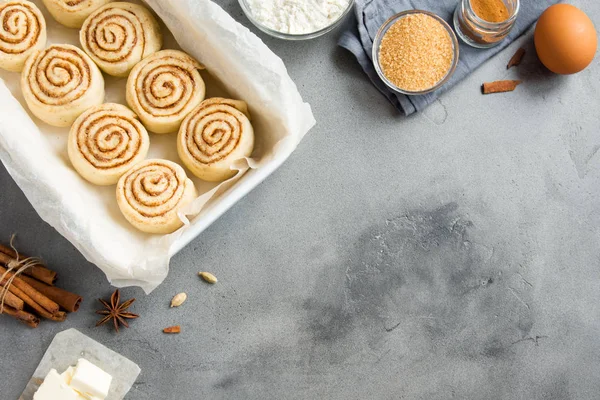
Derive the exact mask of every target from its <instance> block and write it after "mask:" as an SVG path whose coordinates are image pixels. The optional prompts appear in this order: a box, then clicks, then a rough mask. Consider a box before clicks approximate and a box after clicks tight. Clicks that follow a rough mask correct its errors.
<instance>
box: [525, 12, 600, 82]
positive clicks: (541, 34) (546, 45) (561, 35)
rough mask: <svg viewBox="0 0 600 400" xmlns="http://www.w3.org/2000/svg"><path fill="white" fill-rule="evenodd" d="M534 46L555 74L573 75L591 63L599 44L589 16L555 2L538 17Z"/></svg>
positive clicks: (543, 61)
mask: <svg viewBox="0 0 600 400" xmlns="http://www.w3.org/2000/svg"><path fill="white" fill-rule="evenodd" d="M534 41H535V49H536V50H537V54H538V57H539V58H540V60H541V61H542V63H543V64H544V65H545V66H546V67H547V68H548V69H549V70H550V71H552V72H555V73H557V74H574V73H576V72H579V71H581V70H583V69H584V68H585V67H587V66H588V65H590V63H591V62H592V60H593V59H594V55H595V54H596V48H597V47H598V37H597V35H596V29H594V24H593V23H592V21H591V20H590V18H589V17H588V16H587V15H586V14H585V13H584V12H583V11H581V10H580V9H579V8H577V7H575V6H572V5H570V4H556V5H553V6H551V7H549V8H548V9H547V10H546V11H544V13H543V14H542V15H541V16H540V19H539V20H538V23H537V26H536V27H535V35H534Z"/></svg>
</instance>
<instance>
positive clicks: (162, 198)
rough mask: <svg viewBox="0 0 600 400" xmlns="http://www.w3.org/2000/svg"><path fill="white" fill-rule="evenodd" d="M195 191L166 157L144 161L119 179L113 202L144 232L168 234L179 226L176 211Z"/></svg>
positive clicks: (190, 199) (191, 197)
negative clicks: (115, 197)
mask: <svg viewBox="0 0 600 400" xmlns="http://www.w3.org/2000/svg"><path fill="white" fill-rule="evenodd" d="M196 197H198V192H197V191H196V187H195V186H194V183H193V182H192V181H191V180H190V179H189V178H188V177H187V176H186V174H185V171H184V170H183V168H182V167H181V166H179V165H178V164H175V163H174V162H171V161H167V160H146V161H142V162H141V163H139V164H136V165H135V166H134V167H133V168H132V169H131V170H129V171H128V172H127V173H126V174H125V175H123V176H122V177H121V179H119V183H118V184H117V203H118V204H119V208H120V209H121V212H122V213H123V215H124V216H125V218H126V219H127V220H128V221H129V222H130V223H131V224H132V225H133V226H134V227H136V228H137V229H139V230H141V231H143V232H148V233H171V232H174V231H176V230H177V229H179V228H180V227H181V226H183V222H182V221H181V219H180V218H179V216H178V215H177V212H178V211H179V210H181V209H182V208H183V207H185V206H186V205H188V204H189V203H191V202H192V201H193V200H194V199H195V198H196Z"/></svg>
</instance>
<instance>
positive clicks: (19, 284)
mask: <svg viewBox="0 0 600 400" xmlns="http://www.w3.org/2000/svg"><path fill="white" fill-rule="evenodd" d="M6 272H7V269H6V268H4V267H0V275H3V274H5V273H6ZM13 275H14V274H13V273H12V272H9V273H8V274H6V279H8V278H10V277H12V276H13ZM15 287H16V288H17V289H19V291H21V292H23V293H24V294H26V295H27V296H28V297H30V298H31V299H32V300H33V301H34V302H35V303H37V304H39V305H40V306H41V307H43V308H44V309H45V310H46V311H48V313H50V314H56V313H57V312H58V311H59V309H60V307H59V306H58V304H57V303H55V302H54V301H52V300H50V299H49V298H47V297H46V296H44V295H43V294H41V293H40V292H38V291H37V290H35V289H34V288H32V287H31V286H30V285H29V284H28V283H27V282H25V281H24V280H22V279H21V278H19V277H16V278H15V279H14V280H13V281H12V285H10V287H9V290H10V291H11V292H13V294H16V293H15V292H14V291H13V290H12V289H13V288H15ZM16 295H17V296H19V295H18V294H16ZM19 297H21V296H19ZM21 299H22V300H23V301H25V303H27V301H26V300H25V299H24V298H23V297H21ZM27 304H29V303H27ZM40 315H41V314H40Z"/></svg>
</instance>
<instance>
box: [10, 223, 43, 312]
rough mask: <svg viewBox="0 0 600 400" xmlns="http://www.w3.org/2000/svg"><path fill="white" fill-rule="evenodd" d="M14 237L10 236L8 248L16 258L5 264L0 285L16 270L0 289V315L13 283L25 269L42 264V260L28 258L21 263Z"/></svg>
mask: <svg viewBox="0 0 600 400" xmlns="http://www.w3.org/2000/svg"><path fill="white" fill-rule="evenodd" d="M15 236H16V235H14V234H13V235H12V236H11V237H10V248H11V249H12V250H13V251H14V252H15V254H16V257H15V259H14V260H11V261H9V262H8V264H6V271H5V272H4V273H3V274H2V276H1V277H0V283H2V282H4V280H5V279H6V278H7V277H8V276H10V275H11V273H12V271H14V270H16V272H14V273H12V276H10V278H8V280H7V281H6V283H5V284H4V287H1V288H0V293H2V298H1V299H0V314H2V313H4V302H5V301H6V296H7V295H8V294H9V293H10V292H9V288H10V287H11V286H12V284H13V281H14V280H15V278H17V277H18V276H19V275H21V274H22V273H23V272H25V271H26V270H27V269H29V268H32V267H34V266H36V265H39V264H42V259H40V258H39V257H28V258H26V259H24V260H23V261H21V260H20V258H21V255H20V254H19V252H18V251H17V249H15V246H14V245H13V242H14V240H15Z"/></svg>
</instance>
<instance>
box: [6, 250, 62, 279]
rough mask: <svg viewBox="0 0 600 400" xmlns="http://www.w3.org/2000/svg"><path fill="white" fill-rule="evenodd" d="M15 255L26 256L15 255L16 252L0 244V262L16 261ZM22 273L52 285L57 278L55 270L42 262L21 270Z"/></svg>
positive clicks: (23, 257)
mask: <svg viewBox="0 0 600 400" xmlns="http://www.w3.org/2000/svg"><path fill="white" fill-rule="evenodd" d="M7 257H10V259H8V258H7ZM17 257H19V259H21V260H24V259H27V258H28V257H27V256H26V255H23V254H20V255H17V253H16V252H15V251H14V250H13V249H11V248H10V247H6V246H3V245H1V244H0V263H3V264H5V265H8V263H10V262H11V261H16V260H17ZM23 273H24V274H25V275H29V276H31V277H33V278H35V279H37V280H38V281H41V282H44V283H45V284H47V285H50V286H52V285H54V283H55V282H56V278H57V276H56V272H55V271H52V270H51V269H49V268H47V267H45V266H44V265H42V264H36V265H34V266H33V267H31V268H28V269H26V270H25V271H23Z"/></svg>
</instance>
